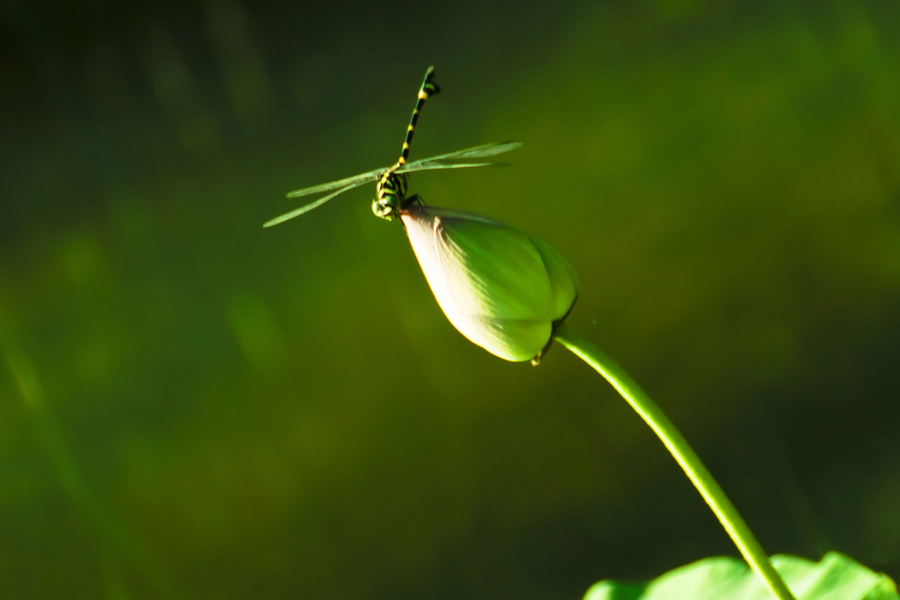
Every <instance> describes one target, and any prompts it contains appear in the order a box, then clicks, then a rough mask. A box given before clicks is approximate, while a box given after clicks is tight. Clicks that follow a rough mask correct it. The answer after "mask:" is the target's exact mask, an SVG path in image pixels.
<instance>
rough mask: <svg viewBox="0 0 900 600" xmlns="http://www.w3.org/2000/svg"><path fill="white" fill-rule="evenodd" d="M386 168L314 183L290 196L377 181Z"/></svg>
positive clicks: (294, 196)
mask: <svg viewBox="0 0 900 600" xmlns="http://www.w3.org/2000/svg"><path fill="white" fill-rule="evenodd" d="M384 171H385V169H375V170H374V171H369V172H368V173H363V174H362V175H354V176H353V177H346V178H344V179H338V180H337V181H332V182H331V183H322V184H320V185H314V186H312V187H308V188H303V189H301V190H295V191H293V192H289V193H288V195H287V197H288V198H299V197H301V196H309V195H310V194H320V193H322V192H330V191H331V190H336V189H338V188H339V187H343V186H346V185H353V184H361V183H367V182H369V181H375V180H376V179H378V178H379V177H380V176H381V174H382V173H384Z"/></svg>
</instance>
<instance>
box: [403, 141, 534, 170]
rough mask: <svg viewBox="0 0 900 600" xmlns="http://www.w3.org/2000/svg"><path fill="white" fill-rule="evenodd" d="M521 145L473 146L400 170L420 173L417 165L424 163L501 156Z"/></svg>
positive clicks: (411, 164)
mask: <svg viewBox="0 0 900 600" xmlns="http://www.w3.org/2000/svg"><path fill="white" fill-rule="evenodd" d="M521 145H522V142H494V143H493V144H485V145H483V146H475V147H474V148H466V149H465V150H457V151H456V152H450V153H449V154H440V155H438V156H432V157H431V158H423V159H422V160H417V161H415V162H411V163H409V164H408V165H407V166H406V167H403V168H401V169H400V170H401V171H403V172H406V171H421V170H422V168H421V167H420V166H419V165H423V164H425V163H430V162H441V161H445V160H456V159H459V158H481V157H482V156H494V155H497V154H503V153H504V152H509V151H510V150H515V149H516V148H518V147H519V146H521ZM478 166H484V165H478Z"/></svg>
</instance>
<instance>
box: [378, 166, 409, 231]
mask: <svg viewBox="0 0 900 600" xmlns="http://www.w3.org/2000/svg"><path fill="white" fill-rule="evenodd" d="M400 166H401V163H397V164H396V165H394V166H393V167H391V168H390V169H388V171H387V172H385V174H384V175H382V177H381V179H379V180H378V185H377V186H376V190H377V192H378V197H377V198H376V199H375V200H373V201H372V212H373V213H375V216H376V217H381V218H382V219H387V220H388V221H393V220H394V219H395V218H396V217H397V211H399V210H400V209H401V208H403V203H404V202H405V200H406V190H407V188H408V186H409V177H407V175H406V174H405V173H397V172H396V169H397V168H399V167H400Z"/></svg>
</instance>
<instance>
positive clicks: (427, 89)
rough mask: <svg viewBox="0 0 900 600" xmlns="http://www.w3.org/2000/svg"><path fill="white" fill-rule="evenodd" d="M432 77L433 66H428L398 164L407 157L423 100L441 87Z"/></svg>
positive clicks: (404, 161)
mask: <svg viewBox="0 0 900 600" xmlns="http://www.w3.org/2000/svg"><path fill="white" fill-rule="evenodd" d="M433 79H434V67H428V72H426V73H425V80H424V81H423V82H422V87H421V88H419V97H418V99H417V100H416V107H415V108H414V109H413V113H412V119H410V121H409V127H407V128H406V139H405V140H403V150H402V152H401V154H400V160H398V161H397V163H398V164H401V165H405V164H406V159H407V158H409V145H410V144H412V138H413V133H415V131H416V123H418V122H419V112H420V111H421V110H422V107H423V106H424V105H425V101H426V100H428V98H429V97H431V96H434V95H435V94H438V93H440V91H441V88H439V87H438V85H437V84H436V83H435V82H434V81H432V80H433Z"/></svg>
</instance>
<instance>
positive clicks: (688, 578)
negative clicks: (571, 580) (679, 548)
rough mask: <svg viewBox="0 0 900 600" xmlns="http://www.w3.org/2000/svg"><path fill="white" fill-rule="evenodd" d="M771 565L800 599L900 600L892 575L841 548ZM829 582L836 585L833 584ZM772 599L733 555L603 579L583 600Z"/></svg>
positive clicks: (774, 559) (778, 557)
mask: <svg viewBox="0 0 900 600" xmlns="http://www.w3.org/2000/svg"><path fill="white" fill-rule="evenodd" d="M772 564H773V565H774V567H775V569H776V570H777V571H778V572H779V573H780V574H781V576H782V577H783V578H784V580H785V582H786V583H787V584H788V587H790V588H791V590H792V591H793V592H794V594H795V595H796V597H797V600H900V595H898V593H897V586H896V584H895V583H894V582H893V580H891V578H890V577H888V576H887V575H885V574H884V573H875V572H873V571H871V570H870V569H868V568H866V567H865V566H863V565H861V564H860V563H858V562H856V561H854V560H853V559H852V558H850V557H848V556H846V555H844V554H841V553H839V552H829V553H828V554H826V555H825V556H824V557H822V560H821V561H819V562H818V563H814V562H812V561H810V560H807V559H805V558H800V557H797V556H791V555H787V554H778V555H775V556H773V557H772ZM829 584H833V585H834V586H836V587H833V588H830V589H829V588H828V586H829ZM848 586H850V587H854V588H855V589H854V590H853V595H852V596H848V595H847V594H846V593H845V592H844V591H843V590H844V589H845V588H847V587H848ZM823 588H824V589H823ZM856 588H860V589H856ZM857 594H859V595H857ZM770 598H772V594H771V592H770V591H769V590H768V588H766V587H765V584H764V582H763V581H762V579H761V578H759V576H757V575H756V574H755V573H754V572H753V571H751V570H750V568H749V567H748V566H747V564H746V563H744V562H743V561H741V560H739V559H737V558H733V557H730V556H717V557H711V558H705V559H702V560H699V561H697V562H694V563H691V564H689V565H685V566H683V567H678V568H677V569H674V570H672V571H669V572H667V573H664V574H663V575H660V576H659V577H657V578H656V579H654V580H652V581H648V582H645V583H638V584H636V583H624V582H619V581H615V580H611V579H607V580H603V581H600V582H598V583H596V584H594V585H593V586H591V587H590V589H588V591H587V593H586V594H585V596H584V600H663V599H665V600H712V599H716V600H729V599H733V600H738V599H739V600H768V599H770Z"/></svg>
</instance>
